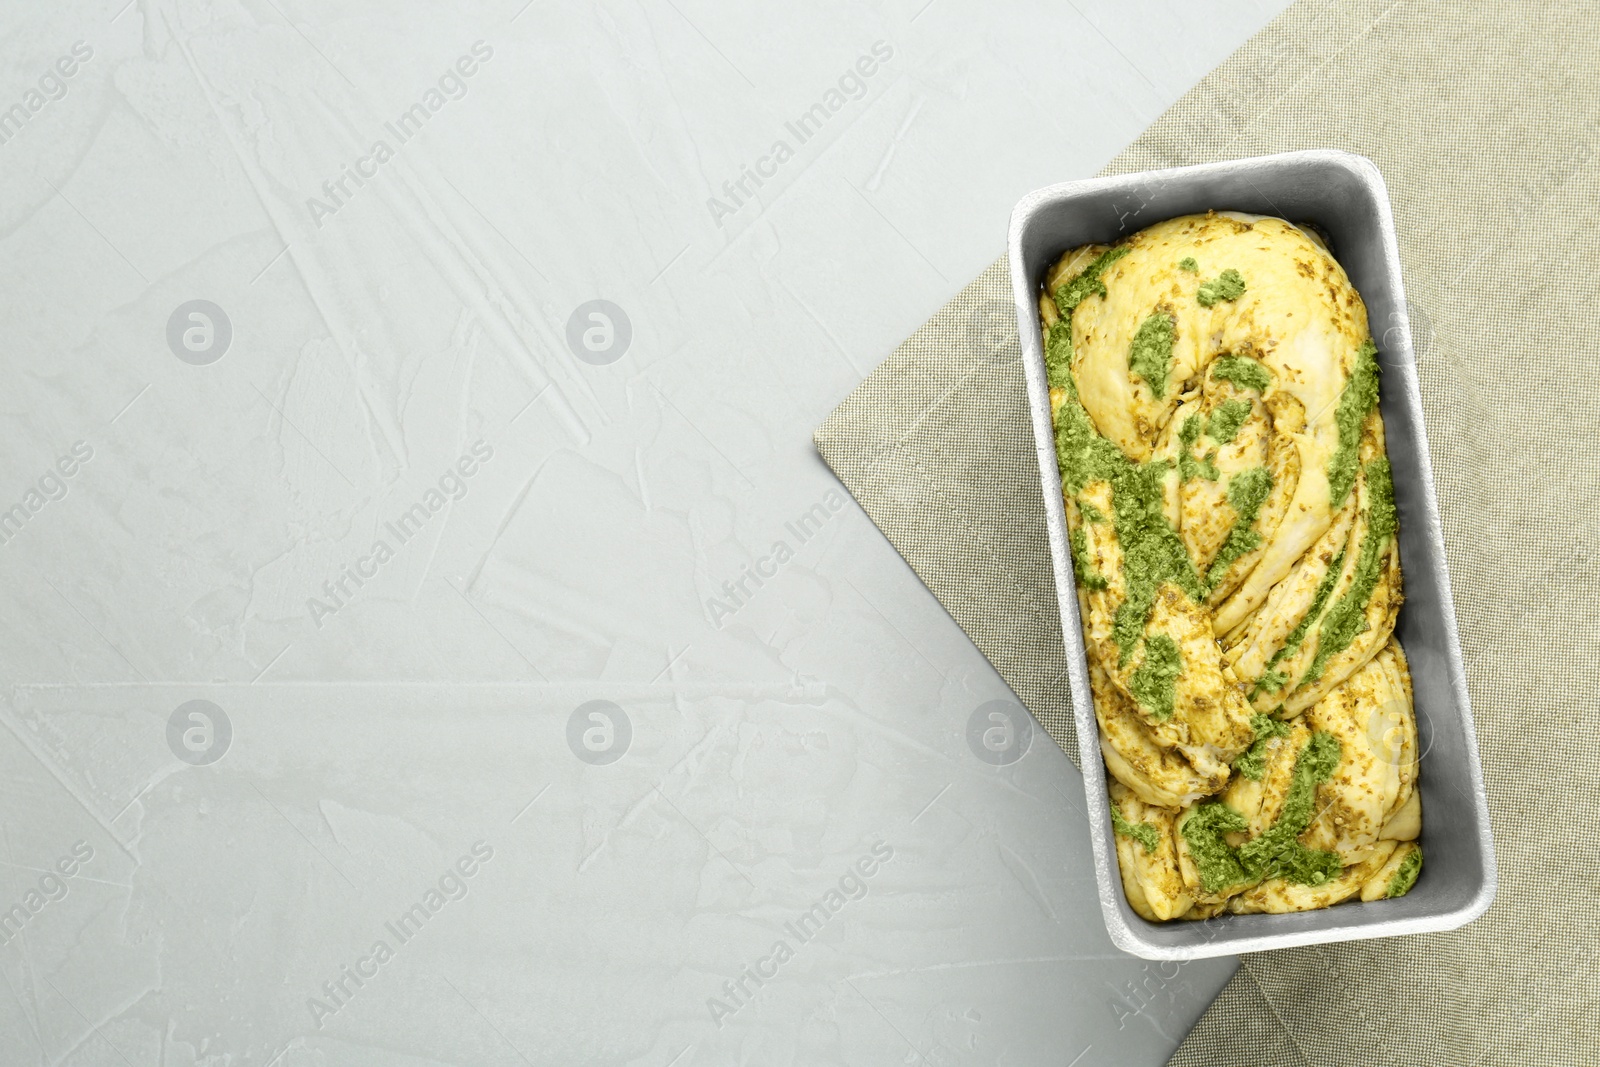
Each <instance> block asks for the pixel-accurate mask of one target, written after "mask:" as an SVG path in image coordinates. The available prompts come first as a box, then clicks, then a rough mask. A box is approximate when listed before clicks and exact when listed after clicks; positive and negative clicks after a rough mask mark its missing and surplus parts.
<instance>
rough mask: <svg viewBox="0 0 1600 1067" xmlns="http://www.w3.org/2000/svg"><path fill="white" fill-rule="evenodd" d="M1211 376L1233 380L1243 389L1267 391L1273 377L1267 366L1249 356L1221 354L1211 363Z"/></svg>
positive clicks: (1221, 379)
mask: <svg viewBox="0 0 1600 1067" xmlns="http://www.w3.org/2000/svg"><path fill="white" fill-rule="evenodd" d="M1211 377H1213V378H1215V379H1217V381H1219V382H1232V383H1233V384H1234V385H1237V386H1238V387H1239V388H1241V389H1254V390H1255V391H1256V392H1258V393H1264V392H1266V391H1267V386H1269V385H1271V384H1272V378H1271V375H1270V374H1269V372H1268V371H1267V368H1265V367H1263V366H1262V365H1261V364H1260V363H1257V362H1256V361H1255V360H1253V359H1251V358H1250V357H1249V356H1221V357H1219V358H1218V359H1216V360H1215V361H1214V362H1213V363H1212V364H1211Z"/></svg>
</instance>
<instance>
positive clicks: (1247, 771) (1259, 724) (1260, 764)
mask: <svg viewBox="0 0 1600 1067" xmlns="http://www.w3.org/2000/svg"><path fill="white" fill-rule="evenodd" d="M1250 729H1252V730H1254V731H1255V735H1256V739H1255V741H1254V743H1252V744H1251V745H1250V747H1249V748H1248V749H1246V750H1245V752H1244V754H1243V755H1241V756H1240V757H1239V758H1238V759H1236V760H1234V761H1233V769H1234V770H1236V771H1238V772H1239V773H1240V774H1242V775H1244V776H1245V777H1246V778H1248V779H1250V780H1251V781H1252V782H1259V781H1261V776H1262V775H1263V774H1265V773H1267V763H1266V759H1267V746H1268V745H1269V744H1270V743H1271V742H1272V739H1273V738H1274V737H1288V736H1289V724H1288V723H1286V722H1284V721H1282V720H1281V719H1274V718H1273V717H1272V716H1270V715H1263V714H1261V713H1260V712H1259V711H1258V712H1256V713H1255V714H1254V715H1252V716H1250Z"/></svg>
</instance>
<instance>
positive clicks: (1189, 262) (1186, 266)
mask: <svg viewBox="0 0 1600 1067" xmlns="http://www.w3.org/2000/svg"><path fill="white" fill-rule="evenodd" d="M1178 269H1179V270H1186V271H1188V272H1189V273H1190V274H1199V273H1200V264H1198V263H1196V262H1195V261H1194V257H1193V256H1184V257H1183V258H1182V259H1180V260H1178Z"/></svg>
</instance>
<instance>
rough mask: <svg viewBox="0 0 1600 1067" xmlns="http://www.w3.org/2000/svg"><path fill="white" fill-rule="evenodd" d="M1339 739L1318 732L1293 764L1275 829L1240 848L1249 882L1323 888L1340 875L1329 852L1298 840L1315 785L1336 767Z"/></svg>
mask: <svg viewBox="0 0 1600 1067" xmlns="http://www.w3.org/2000/svg"><path fill="white" fill-rule="evenodd" d="M1339 757H1340V747H1339V739H1338V738H1337V737H1334V736H1333V735H1332V734H1330V733H1326V732H1324V731H1321V730H1318V731H1317V732H1316V733H1314V734H1312V735H1311V740H1309V741H1307V742H1306V745H1305V747H1304V748H1302V749H1301V750H1300V753H1299V755H1297V756H1296V757H1295V760H1294V770H1293V771H1291V772H1290V775H1289V790H1288V793H1287V795H1286V796H1285V797H1284V799H1283V807H1282V808H1281V809H1280V810H1279V812H1278V817H1277V819H1276V820H1274V822H1273V824H1272V825H1271V826H1269V827H1267V828H1266V829H1265V830H1263V831H1262V832H1261V833H1259V834H1257V835H1256V836H1255V837H1252V838H1251V839H1250V840H1248V841H1246V842H1245V843H1244V844H1242V845H1240V846H1239V863H1240V865H1241V866H1243V867H1244V869H1245V870H1246V871H1248V872H1249V874H1250V875H1251V877H1252V878H1258V879H1259V878H1274V877H1278V878H1286V879H1288V880H1289V881H1291V882H1298V883H1300V884H1301V885H1321V884H1322V883H1324V882H1326V881H1328V880H1330V879H1332V878H1337V877H1338V876H1339V872H1340V871H1341V870H1343V868H1342V867H1341V865H1340V863H1339V857H1338V856H1337V855H1335V854H1334V853H1332V852H1324V851H1322V850H1320V849H1309V848H1306V847H1305V846H1304V845H1302V844H1301V843H1300V841H1299V837H1300V835H1301V834H1303V833H1305V831H1306V827H1308V826H1310V825H1311V819H1312V817H1313V816H1314V815H1315V814H1316V797H1317V786H1318V785H1319V784H1321V783H1322V782H1326V781H1327V780H1328V779H1329V778H1331V777H1333V771H1334V768H1335V767H1337V766H1338V765H1339Z"/></svg>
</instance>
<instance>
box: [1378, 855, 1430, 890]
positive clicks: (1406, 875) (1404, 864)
mask: <svg viewBox="0 0 1600 1067" xmlns="http://www.w3.org/2000/svg"><path fill="white" fill-rule="evenodd" d="M1421 873H1422V849H1420V848H1416V849H1412V850H1411V854H1410V855H1408V856H1407V857H1406V858H1405V859H1403V860H1401V861H1400V866H1398V867H1396V868H1395V871H1394V874H1392V875H1390V877H1389V884H1388V886H1387V887H1386V888H1385V889H1384V891H1383V895H1384V896H1386V897H1403V896H1405V895H1406V894H1407V893H1409V892H1411V887H1412V886H1414V885H1416V884H1417V875H1419V874H1421Z"/></svg>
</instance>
